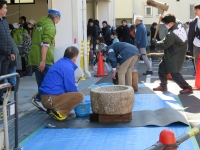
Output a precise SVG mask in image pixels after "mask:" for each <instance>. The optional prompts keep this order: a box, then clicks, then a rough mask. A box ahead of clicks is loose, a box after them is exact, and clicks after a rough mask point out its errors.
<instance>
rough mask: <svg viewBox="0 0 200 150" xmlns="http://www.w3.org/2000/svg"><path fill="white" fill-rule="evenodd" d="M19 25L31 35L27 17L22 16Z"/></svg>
mask: <svg viewBox="0 0 200 150" xmlns="http://www.w3.org/2000/svg"><path fill="white" fill-rule="evenodd" d="M19 23H20V24H21V25H22V27H23V28H24V29H26V30H27V31H28V33H30V31H29V30H30V29H29V27H28V23H27V22H26V17H25V16H21V17H20V18H19Z"/></svg>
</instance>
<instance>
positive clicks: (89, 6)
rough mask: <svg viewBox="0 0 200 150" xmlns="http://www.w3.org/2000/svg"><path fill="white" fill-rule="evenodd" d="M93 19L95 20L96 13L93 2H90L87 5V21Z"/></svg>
mask: <svg viewBox="0 0 200 150" xmlns="http://www.w3.org/2000/svg"><path fill="white" fill-rule="evenodd" d="M90 18H93V19H96V18H95V12H94V3H93V2H88V3H87V20H88V19H90Z"/></svg>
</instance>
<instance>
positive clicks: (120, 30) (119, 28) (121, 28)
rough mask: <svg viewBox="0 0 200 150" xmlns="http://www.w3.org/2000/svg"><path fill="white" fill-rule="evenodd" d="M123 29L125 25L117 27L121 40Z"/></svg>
mask: <svg viewBox="0 0 200 150" xmlns="http://www.w3.org/2000/svg"><path fill="white" fill-rule="evenodd" d="M122 31H123V26H122V25H120V26H118V27H117V29H116V32H117V35H118V39H119V41H120V42H121V41H122Z"/></svg>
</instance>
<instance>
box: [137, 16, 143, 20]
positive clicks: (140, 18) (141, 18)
mask: <svg viewBox="0 0 200 150" xmlns="http://www.w3.org/2000/svg"><path fill="white" fill-rule="evenodd" d="M135 19H136V20H143V17H142V16H136V17H135Z"/></svg>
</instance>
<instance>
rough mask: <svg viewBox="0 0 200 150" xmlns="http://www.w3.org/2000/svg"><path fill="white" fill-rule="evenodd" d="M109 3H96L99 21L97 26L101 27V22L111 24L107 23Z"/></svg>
mask: <svg viewBox="0 0 200 150" xmlns="http://www.w3.org/2000/svg"><path fill="white" fill-rule="evenodd" d="M108 3H109V2H98V15H99V16H98V19H99V24H100V26H101V27H102V22H103V21H107V22H108V24H111V23H110V22H109V6H108Z"/></svg>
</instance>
